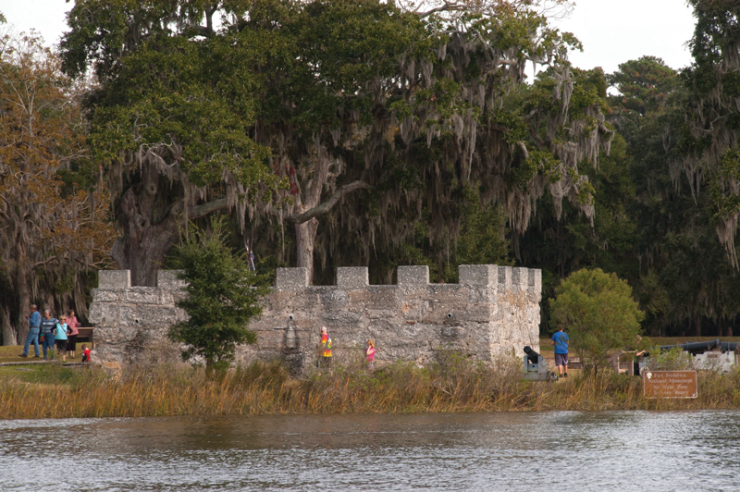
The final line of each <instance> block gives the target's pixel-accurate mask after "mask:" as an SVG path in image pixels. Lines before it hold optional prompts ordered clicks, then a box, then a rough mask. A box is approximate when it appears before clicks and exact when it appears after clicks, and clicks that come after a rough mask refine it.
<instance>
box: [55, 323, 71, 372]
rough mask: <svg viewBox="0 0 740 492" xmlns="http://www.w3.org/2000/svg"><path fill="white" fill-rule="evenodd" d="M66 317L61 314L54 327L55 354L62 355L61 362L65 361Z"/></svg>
mask: <svg viewBox="0 0 740 492" xmlns="http://www.w3.org/2000/svg"><path fill="white" fill-rule="evenodd" d="M67 329H68V326H67V317H66V316H65V315H62V317H61V318H59V322H57V327H56V333H55V335H56V342H55V343H56V345H57V354H59V355H61V356H62V362H67Z"/></svg>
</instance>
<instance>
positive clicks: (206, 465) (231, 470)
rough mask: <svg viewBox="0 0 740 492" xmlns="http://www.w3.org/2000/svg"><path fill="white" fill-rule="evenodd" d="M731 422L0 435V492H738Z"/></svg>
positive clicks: (382, 422)
mask: <svg viewBox="0 0 740 492" xmlns="http://www.w3.org/2000/svg"><path fill="white" fill-rule="evenodd" d="M739 451H740V412H730V411H727V412H721V411H713V412H706V411H705V412H666V413H659V412H604V413H581V412H551V413H536V414H525V413H500V414H453V415H449V414H444V415H434V414H433V415H300V416H262V417H244V418H218V419H195V418H166V419H93V420H82V419H70V420H45V421H2V422H0V491H2V492H4V491H11V490H13V491H14V490H37V489H46V490H90V491H98V490H116V491H127V490H153V491H154V490H156V491H164V490H173V491H174V490H177V491H181V490H300V491H303V490H318V489H322V490H339V491H344V490H403V491H408V490H507V491H508V490H512V491H519V490H521V491H525V490H526V491H528V492H529V491H534V490H543V491H547V490H559V489H560V488H566V489H568V490H578V491H581V490H599V491H603V490H620V491H623V490H639V491H645V490H650V491H662V490H666V491H668V490H740V473H739V472H740V453H739Z"/></svg>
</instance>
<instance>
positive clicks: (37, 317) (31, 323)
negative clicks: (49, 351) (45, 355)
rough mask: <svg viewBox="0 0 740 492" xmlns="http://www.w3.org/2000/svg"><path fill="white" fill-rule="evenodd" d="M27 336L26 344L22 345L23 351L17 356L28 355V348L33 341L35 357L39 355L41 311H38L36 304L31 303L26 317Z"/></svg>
mask: <svg viewBox="0 0 740 492" xmlns="http://www.w3.org/2000/svg"><path fill="white" fill-rule="evenodd" d="M28 328H29V330H28V336H27V337H26V344H25V345H24V346H23V353H22V354H19V355H18V357H28V349H30V348H31V343H33V348H34V352H35V353H36V355H35V357H40V356H39V332H40V331H41V313H39V310H38V308H37V307H36V304H31V316H29V317H28Z"/></svg>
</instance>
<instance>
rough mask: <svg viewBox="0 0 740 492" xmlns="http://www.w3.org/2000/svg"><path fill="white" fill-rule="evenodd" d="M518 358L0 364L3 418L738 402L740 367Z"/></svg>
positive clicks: (688, 406)
mask: <svg viewBox="0 0 740 492" xmlns="http://www.w3.org/2000/svg"><path fill="white" fill-rule="evenodd" d="M519 364H520V363H519V361H518V360H516V359H512V360H509V361H505V362H500V363H499V364H498V365H497V366H496V368H495V369H493V370H492V369H490V368H488V367H486V366H484V365H482V364H477V363H474V362H471V361H469V360H467V359H464V358H461V357H459V356H454V355H450V356H448V357H446V358H443V359H441V360H438V361H437V362H436V363H434V364H433V365H431V366H430V367H427V368H419V367H417V366H416V365H415V364H413V363H405V362H396V363H394V364H391V365H389V366H386V367H384V368H382V369H378V370H376V371H374V372H368V371H366V370H364V368H363V366H362V363H361V362H352V363H349V364H348V365H346V366H339V367H335V368H334V369H332V370H330V371H323V372H313V373H310V374H308V375H307V376H306V377H303V378H300V379H296V378H293V377H291V376H290V374H289V373H288V372H287V371H286V369H285V368H283V366H282V365H280V364H279V363H262V362H257V363H254V364H252V365H250V366H249V367H246V368H237V369H235V370H230V371H225V372H220V373H216V374H213V375H211V376H207V375H206V373H205V371H204V370H203V369H194V368H192V367H189V366H185V365H175V366H166V365H160V366H149V367H139V368H135V369H132V370H130V371H128V372H126V373H122V374H119V375H118V376H111V375H108V374H106V373H105V372H104V371H102V370H95V369H90V370H86V369H82V370H79V369H78V370H71V369H65V368H61V367H56V368H54V367H48V368H46V367H45V368H44V369H43V370H39V371H37V373H35V374H33V375H31V374H24V375H14V374H12V373H8V372H3V373H0V418H3V419H9V418H64V417H151V416H175V415H187V416H217V415H254V414H282V413H349V412H381V413H392V412H488V411H547V410H633V409H644V410H679V409H719V408H740V394H739V392H738V388H740V374H739V373H737V372H734V373H731V374H726V375H718V374H715V373H704V372H702V373H700V375H699V398H697V399H695V400H656V399H647V398H644V397H643V396H642V387H641V383H640V379H639V378H634V377H629V376H626V375H616V374H614V373H610V372H601V373H598V374H583V375H581V376H579V377H572V378H570V379H566V380H560V381H559V382H557V383H541V382H531V381H523V380H521V368H520V365H519Z"/></svg>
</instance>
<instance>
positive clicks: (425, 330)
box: [90, 265, 542, 372]
mask: <svg viewBox="0 0 740 492" xmlns="http://www.w3.org/2000/svg"><path fill="white" fill-rule="evenodd" d="M459 273H460V275H459V278H460V282H459V283H458V284H430V283H429V269H428V268H427V267H426V266H402V267H399V268H398V283H397V285H369V282H368V270H367V268H366V267H347V268H338V269H337V285H333V286H311V285H309V282H308V272H307V270H306V269H305V268H279V269H278V270H277V280H276V285H275V287H274V289H273V290H272V292H271V293H270V294H268V295H267V296H266V297H265V298H264V300H263V313H262V316H261V317H260V318H259V319H257V320H254V321H253V322H252V323H251V324H250V329H252V330H254V331H256V332H257V343H256V344H255V345H251V346H245V347H240V348H239V349H238V351H237V362H238V363H248V362H250V361H253V360H256V359H262V360H269V359H282V360H284V361H285V362H286V363H287V364H289V365H291V366H292V367H294V369H295V370H297V371H298V372H302V371H305V370H306V369H307V368H308V367H311V366H312V365H314V364H315V361H316V358H317V354H318V350H317V346H318V343H319V339H320V335H319V330H320V328H321V327H322V326H326V327H327V329H328V331H329V335H330V336H331V338H332V341H333V345H334V355H335V358H336V359H338V360H342V361H344V362H349V361H351V360H357V359H359V358H361V357H362V353H363V350H364V347H365V343H366V342H367V340H368V339H373V340H374V341H375V345H376V349H377V351H376V364H378V365H382V364H383V363H387V362H391V361H394V360H397V359H403V360H409V361H415V362H417V363H419V364H427V363H429V362H431V361H432V360H433V359H434V357H435V356H436V354H438V353H439V351H440V350H446V349H451V350H455V351H457V352H459V353H460V354H463V355H465V356H467V357H470V358H473V359H476V360H480V361H483V362H486V363H495V360H496V359H497V358H499V357H502V356H505V355H508V354H516V355H518V356H521V355H522V349H523V347H524V346H525V345H530V346H532V347H533V348H534V349H535V350H539V324H540V306H539V303H540V300H541V290H542V276H541V271H540V270H531V269H526V268H512V267H500V266H496V265H461V266H460V270H459ZM182 289H183V284H182V282H181V281H179V280H177V278H176V275H175V273H174V272H167V271H162V272H159V283H158V286H157V287H131V282H130V275H129V272H128V270H120V271H101V272H100V281H99V288H98V289H95V290H94V291H93V303H92V305H91V307H90V321H91V322H92V323H93V324H94V325H95V326H96V331H95V339H96V355H97V359H98V360H99V361H100V362H102V363H103V364H105V365H106V366H109V367H121V366H123V365H125V364H127V363H132V362H136V361H137V360H138V359H141V358H142V357H146V358H152V357H153V355H152V354H153V353H155V356H157V357H172V356H173V354H177V353H179V349H178V348H177V347H175V346H174V345H172V344H171V343H170V342H168V341H167V339H166V336H165V334H166V332H167V329H168V328H169V326H170V325H171V324H173V323H175V322H177V321H180V320H184V319H186V318H187V315H186V314H185V312H184V311H182V310H181V309H180V308H177V307H176V306H175V303H176V301H177V299H179V298H180V297H181V296H182V295H183V291H182Z"/></svg>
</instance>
